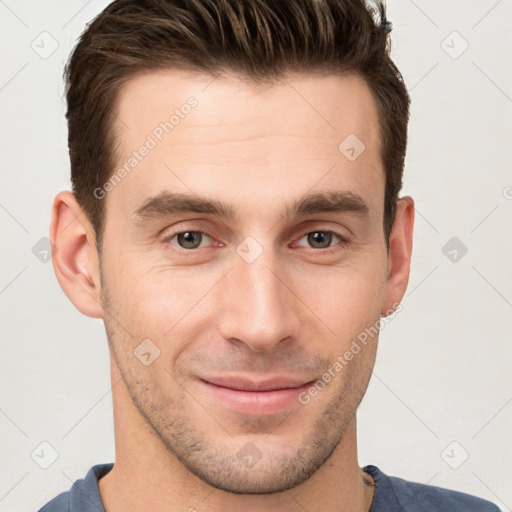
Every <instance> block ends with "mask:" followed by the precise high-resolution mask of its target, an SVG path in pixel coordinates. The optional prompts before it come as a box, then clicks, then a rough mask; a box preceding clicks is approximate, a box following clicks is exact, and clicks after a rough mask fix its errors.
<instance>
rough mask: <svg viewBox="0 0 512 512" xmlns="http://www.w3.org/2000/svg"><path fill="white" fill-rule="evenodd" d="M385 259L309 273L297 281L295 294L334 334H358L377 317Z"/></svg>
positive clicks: (380, 302)
mask: <svg viewBox="0 0 512 512" xmlns="http://www.w3.org/2000/svg"><path fill="white" fill-rule="evenodd" d="M385 269H386V265H385V264H384V262H382V263H375V264H374V265H364V266H360V267H359V266H357V267H356V266H350V267H349V266H344V267H339V268H336V267H333V268H330V269H328V271H325V270H327V269H323V271H318V272H309V273H308V274H307V275H305V276H304V277H303V279H301V280H300V282H299V281H297V288H296V289H297V290H299V292H298V295H299V296H300V297H301V298H302V299H303V300H304V302H305V303H306V304H307V305H308V306H309V307H310V308H311V310H312V311H313V312H314V313H315V315H317V317H318V319H320V320H322V321H323V322H325V324H326V325H327V326H329V327H330V328H331V329H332V331H334V333H335V334H336V337H338V338H342V339H347V338H349V337H352V336H357V334H358V333H359V332H361V330H364V329H365V328H366V327H368V326H369V325H370V324H373V323H375V321H376V319H378V318H379V316H380V310H381V307H382V303H383V300H384V294H385Z"/></svg>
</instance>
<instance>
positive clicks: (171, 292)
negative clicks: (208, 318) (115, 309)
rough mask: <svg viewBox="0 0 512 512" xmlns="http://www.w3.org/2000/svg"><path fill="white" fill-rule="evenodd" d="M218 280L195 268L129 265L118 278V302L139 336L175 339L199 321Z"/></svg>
mask: <svg viewBox="0 0 512 512" xmlns="http://www.w3.org/2000/svg"><path fill="white" fill-rule="evenodd" d="M218 280H219V278H218V276H217V274H216V273H215V272H211V271H209V272H207V271H205V270H200V269H194V268H193V267H188V268H169V267H162V266H156V265H155V266H148V265H142V264H137V263H135V264H126V265H124V269H123V271H122V272H121V273H120V275H119V280H118V284H119V287H118V297H117V303H118V304H119V308H120V311H121V314H122V315H123V317H124V318H125V319H126V321H127V322H128V323H129V324H130V325H131V326H132V327H133V328H134V330H135V331H137V332H138V333H139V334H141V335H143V336H147V337H151V336H153V337H154V338H155V340H163V339H165V338H172V337H173V334H174V333H176V332H178V331H179V330H180V328H181V327H182V326H184V325H186V324H187V323H190V322H191V320H192V319H194V318H195V319H197V315H198V314H199V313H200V312H201V311H202V308H203V307H204V306H205V304H206V302H207V301H204V300H203V299H204V298H205V296H206V294H207V293H208V290H210V289H211V288H212V287H213V286H214V285H215V283H216V282H217V281H218ZM203 313H204V310H203ZM194 321H195V320H194Z"/></svg>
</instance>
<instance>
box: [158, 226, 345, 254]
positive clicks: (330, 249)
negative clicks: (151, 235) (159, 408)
mask: <svg viewBox="0 0 512 512" xmlns="http://www.w3.org/2000/svg"><path fill="white" fill-rule="evenodd" d="M184 233H200V234H202V235H206V236H207V237H209V238H211V239H212V240H215V239H214V237H213V236H212V235H210V234H209V233H208V232H207V231H204V230H202V229H187V230H183V231H176V232H175V233H172V234H171V235H168V236H166V237H165V238H164V240H163V242H164V244H171V245H175V244H172V243H171V242H172V240H174V239H175V238H176V237H177V236H178V235H181V234H184ZM311 233H324V234H329V233H330V234H332V235H334V236H335V237H337V238H339V242H338V243H337V244H335V245H332V246H330V247H327V248H325V249H315V248H313V247H309V248H306V249H307V250H308V252H312V253H315V254H319V253H322V254H331V253H333V252H335V251H336V250H338V249H339V248H345V247H346V246H347V245H348V240H347V238H345V237H344V236H342V235H340V234H339V233H337V232H336V231H332V230H329V229H314V230H309V231H306V232H304V233H303V234H302V235H301V236H300V237H299V238H298V239H297V240H302V238H304V237H305V236H307V235H309V234H311ZM175 246H176V247H177V249H178V250H179V251H180V252H182V253H194V252H197V251H198V250H199V248H195V249H184V248H183V247H179V246H178V245H175ZM300 247H304V246H300Z"/></svg>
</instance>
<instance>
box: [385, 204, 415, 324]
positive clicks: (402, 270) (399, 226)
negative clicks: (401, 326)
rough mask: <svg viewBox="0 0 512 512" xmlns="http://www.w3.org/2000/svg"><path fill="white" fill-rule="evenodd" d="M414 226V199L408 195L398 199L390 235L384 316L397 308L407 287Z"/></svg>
mask: <svg viewBox="0 0 512 512" xmlns="http://www.w3.org/2000/svg"><path fill="white" fill-rule="evenodd" d="M413 227H414V201H413V200H412V198H411V197H408V196H406V197H403V198H401V199H400V200H399V201H398V207H397V212H396V217H395V222H394V224H393V229H392V230H391V235H390V237H389V251H388V275H387V280H386V292H385V296H384V303H383V305H382V310H381V315H382V316H388V315H390V314H391V313H392V312H393V311H395V310H396V309H397V307H398V305H399V303H400V301H401V300H402V298H403V296H404V294H405V290H406V289H407V283H408V282H409V271H410V264H411V254H412V232H413Z"/></svg>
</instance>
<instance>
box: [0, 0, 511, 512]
mask: <svg viewBox="0 0 512 512" xmlns="http://www.w3.org/2000/svg"><path fill="white" fill-rule="evenodd" d="M106 4H107V1H105V0H89V1H86V0H80V1H77V0H74V1H64V0H61V1H57V0H46V1H44V2H42V1H35V0H31V1H28V0H18V1H16V0H0V51H1V63H2V65H1V67H0V108H1V133H0V145H1V153H0V154H1V161H0V162H1V164H0V165H1V169H2V170H1V174H0V180H1V182H0V230H1V244H2V250H1V268H0V310H1V314H2V319H1V332H2V334H1V356H0V357H1V359H0V360H1V371H0V434H1V436H0V442H1V447H0V461H1V463H0V510H1V511H14V510H16V511H19V512H32V511H35V510H37V509H38V507H39V506H41V505H42V504H43V503H45V502H46V501H48V500H49V499H50V498H52V497H54V496H55V495H56V494H57V493H59V492H61V491H63V490H67V489H68V488H69V487H70V485H71V483H72V481H74V480H75V479H77V478H81V477H83V476H84V475H85V473H86V472H87V470H88V469H89V467H90V466H92V465H93V464H97V463H100V462H110V461H113V460H114V436H113V423H112V407H111V394H110V381H109V365H108V350H107V342H106V337H105V333H104V329H103V324H102V322H101V321H100V320H97V319H90V318H87V317H85V316H83V315H81V314H80V313H79V312H78V311H76V310H75V309H74V307H73V306H72V304H71V303H70V302H69V301H68V299H67V298H66V296H65V295H64V294H63V292H62V291H61V289H60V287H59V285H58V283H57V281H56V279H55V276H54V273H53V269H52V266H51V262H47V263H44V262H42V261H40V259H38V257H36V255H35V254H34V253H33V250H32V249H33V247H34V246H35V245H36V244H37V243H38V241H39V240H40V239H41V238H43V237H46V236H48V226H49V222H50V208H51V202H52V199H53V197H54V196H55V194H56V193H57V192H58V191H59V190H61V189H66V188H68V189H69V178H68V176H69V164H68V157H67V145H66V136H67V134H66V125H65V119H64V111H65V104H64V100H63V84H62V80H61V74H62V68H63V65H64V63H65V61H66V59H67V56H68V54H69V51H70V49H71V47H72V45H73V44H74V42H75V40H76V38H77V36H78V34H79V33H80V32H81V31H82V30H83V28H84V26H85V23H86V22H87V21H89V20H90V19H91V18H92V17H93V16H94V15H96V14H97V13H98V12H99V11H100V10H101V9H102V8H103V7H104V6H105V5H106ZM388 6H389V18H390V19H391V20H392V21H393V23H394V30H395V31H394V35H393V56H394V58H395V61H396V63H397V64H398V66H399V68H400V69H401V71H402V73H403V75H404V78H405V81H406V84H407V86H408V88H409V90H410V91H411V95H412V100H413V106H412V119H411V124H410V143H409V151H408V157H407V168H406V173H405V187H404V191H403V192H404V193H405V194H409V195H412V196H413V197H414V198H415V201H416V206H417V218H416V226H415V246H414V254H413V263H412V273H411V279H410V285H409V289H408V291H407V294H406V297H405V299H404V301H403V311H401V312H400V313H399V314H398V315H397V316H396V318H395V319H394V320H393V321H392V322H391V323H390V324H389V325H386V327H385V328H384V329H383V331H382V334H381V340H380V346H379V354H378V358H377V364H376V368H375V372H374V376H373V379H372V381H371V383H370V387H369V390H368V393H367V395H366V398H365V399H364V401H363V404H362V405H361V408H360V412H359V453H360V463H361V465H366V464H375V465H377V466H379V467H380V468H381V469H382V470H383V471H385V472H386V473H388V474H390V475H396V476H401V477H403V478H406V479H409V480H415V481H419V482H423V483H430V484H432V485H438V486H442V487H449V488H452V489H456V490H460V491H466V492H469V493H472V494H476V495H478V496H481V497H484V498H487V499H489V500H491V501H493V502H495V503H496V504H498V505H499V506H500V507H501V508H502V510H503V511H509V512H510V511H511V507H512V470H511V466H510V461H511V460H512V435H511V434H512V429H511V424H512V403H511V402H512V386H511V384H512V376H511V373H512V371H511V361H512V336H511V327H510V319H511V317H512V267H511V263H510V262H511V258H510V254H512V236H511V225H512V222H511V221H512V171H511V161H512V150H511V140H510V134H511V133H512V130H511V128H512V126H511V125H512V116H511V114H512V74H511V66H510V62H511V56H512V35H511V34H512V30H511V21H512V1H511V0H500V1H496V0H481V1H467V0H464V1H463V0H457V1H455V0H453V1H450V2H447V1H445V0H435V1H433V0H429V1H427V0H416V1H412V0H394V1H390V2H388ZM44 32H46V33H47V34H45V33H44ZM454 32H457V33H456V34H455V33H454ZM42 33H43V34H42ZM41 34H42V35H41ZM57 44H58V48H56V50H55V51H54V53H52V54H51V55H49V53H50V52H51V51H52V50H53V46H55V45H57ZM466 44H467V45H469V46H468V48H467V49H466V50H465V51H464V53H461V52H462V51H463V50H464V49H465V47H466ZM453 237H457V239H458V241H457V240H456V241H455V242H452V243H455V244H456V245H454V246H451V245H449V246H448V248H447V249H445V251H444V252H443V250H442V249H443V247H444V246H445V244H446V243H447V242H448V241H449V240H450V239H452V238H453ZM461 243H463V244H464V245H465V246H466V247H467V253H466V254H464V255H463V254H462V250H461V247H462V246H461ZM37 247H39V246H37ZM454 250H455V251H456V253H454V252H453V251H454ZM35 252H36V253H38V255H39V257H44V252H41V249H39V251H37V250H36V251H35ZM445 253H446V255H445ZM455 256H456V257H457V260H456V261H455V262H454V261H452V260H453V258H454V257H455ZM41 442H47V443H49V444H50V445H51V446H52V447H53V449H55V450H56V452H58V458H57V459H56V460H55V462H54V463H53V464H52V465H51V466H50V467H49V468H48V469H43V468H41V467H40V465H39V464H44V463H47V464H48V463H49V462H51V455H52V452H51V449H50V448H49V447H48V446H47V445H43V446H40V443H41ZM452 443H455V444H452ZM31 454H32V455H31ZM43 454H44V455H43ZM466 455H468V458H467V460H465V461H463V460H464V458H465V457H466ZM32 457H33V458H32ZM36 461H37V462H36ZM38 463H39V464H38ZM450 465H451V466H454V467H455V466H458V467H457V468H456V469H453V468H452V467H450Z"/></svg>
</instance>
